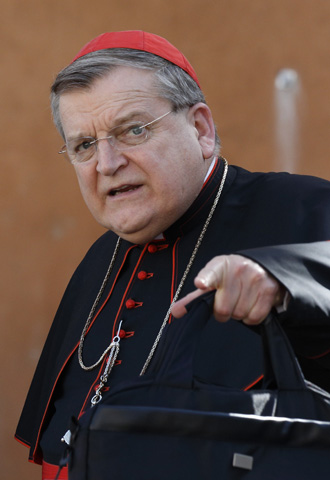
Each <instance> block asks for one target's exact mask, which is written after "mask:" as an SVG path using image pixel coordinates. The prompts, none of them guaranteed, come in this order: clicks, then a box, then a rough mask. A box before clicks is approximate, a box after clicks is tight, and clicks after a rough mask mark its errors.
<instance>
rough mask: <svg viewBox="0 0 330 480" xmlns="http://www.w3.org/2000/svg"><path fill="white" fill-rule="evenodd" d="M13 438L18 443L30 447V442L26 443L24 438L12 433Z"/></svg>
mask: <svg viewBox="0 0 330 480" xmlns="http://www.w3.org/2000/svg"><path fill="white" fill-rule="evenodd" d="M14 438H15V440H16V441H17V442H18V443H20V444H21V445H24V447H27V448H30V447H31V444H30V443H27V442H26V441H25V440H23V439H20V438H19V437H18V436H17V435H14Z"/></svg>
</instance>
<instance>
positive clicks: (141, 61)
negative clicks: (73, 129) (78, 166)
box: [51, 48, 220, 154]
mask: <svg viewBox="0 0 330 480" xmlns="http://www.w3.org/2000/svg"><path fill="white" fill-rule="evenodd" d="M119 66H126V67H134V68H142V69H146V70H151V71H153V72H154V73H155V78H156V80H157V83H156V88H157V90H158V92H159V95H160V97H161V98H164V99H166V100H168V101H169V102H170V103H171V104H172V107H173V110H174V111H179V110H182V109H184V108H186V107H192V106H193V105H195V104H196V103H199V102H202V103H205V104H206V101H205V98H204V95H203V92H202V91H201V89H200V88H199V86H198V85H197V83H196V82H195V81H194V80H193V79H192V77H190V75H188V73H186V72H185V71H184V70H182V68H180V67H178V66H177V65H174V64H173V63H171V62H169V61H167V60H165V59H164V58H162V57H158V56H157V55H153V54H151V53H149V52H143V51H140V50H132V49H125V48H113V49H106V50H99V51H97V52H92V53H89V54H87V55H85V56H83V57H80V58H78V59H77V60H76V61H75V62H73V63H72V64H70V65H68V66H67V67H66V68H64V69H63V70H62V71H61V72H60V73H59V74H58V75H57V77H56V79H55V81H54V83H53V85H52V87H51V108H52V114H53V120H54V123H55V126H56V128H57V129H58V131H59V132H60V134H61V135H62V137H63V138H64V131H63V127H62V123H61V118H60V113H59V100H60V96H61V94H62V93H64V92H68V91H70V90H78V89H88V88H89V87H91V85H92V84H93V82H94V81H95V80H96V79H98V78H102V77H104V76H105V75H106V74H107V73H109V72H110V71H111V70H113V69H114V68H117V67H119ZM215 141H216V147H215V154H218V152H219V150H220V139H219V137H218V134H217V132H216V134H215Z"/></svg>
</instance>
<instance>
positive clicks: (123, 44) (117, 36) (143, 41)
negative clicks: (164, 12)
mask: <svg viewBox="0 0 330 480" xmlns="http://www.w3.org/2000/svg"><path fill="white" fill-rule="evenodd" d="M107 48H131V49H133V50H142V51H143V52H149V53H152V54H154V55H157V56H158V57H162V58H165V60H168V61H169V62H172V63H174V64H175V65H177V66H178V67H180V68H182V69H183V70H184V71H185V72H187V73H188V74H189V75H190V76H191V77H192V78H193V79H194V80H195V82H196V83H197V85H198V86H199V87H200V85H199V81H198V78H197V75H196V72H195V70H194V69H193V67H192V66H191V65H190V63H189V62H188V60H187V59H186V57H185V56H184V55H183V54H182V53H181V52H180V50H178V49H177V48H176V47H174V46H173V45H172V44H171V43H170V42H168V41H167V40H165V38H162V37H159V36H158V35H155V34H153V33H148V32H143V31H141V30H128V31H123V32H108V33H102V34H101V35H99V36H98V37H96V38H94V39H93V40H91V41H90V42H88V43H87V44H86V45H85V46H84V47H83V48H82V49H81V50H80V52H78V54H77V55H76V56H75V57H74V59H73V60H72V62H71V63H73V62H75V61H76V60H77V59H78V58H80V57H83V56H84V55H87V54H88V53H91V52H96V51H98V50H105V49H107Z"/></svg>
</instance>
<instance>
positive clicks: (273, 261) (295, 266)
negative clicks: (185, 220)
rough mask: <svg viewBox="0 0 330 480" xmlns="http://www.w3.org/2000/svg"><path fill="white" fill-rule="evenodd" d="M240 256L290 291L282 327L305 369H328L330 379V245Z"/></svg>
mask: <svg viewBox="0 0 330 480" xmlns="http://www.w3.org/2000/svg"><path fill="white" fill-rule="evenodd" d="M238 253H239V254H241V255H243V256H246V257H248V258H250V259H251V260H254V261H255V262H257V263H259V264H260V265H262V266H263V267H264V268H265V269H266V270H267V271H268V272H270V273H271V274H272V275H273V276H274V277H275V278H276V279H277V280H278V281H279V282H280V283H282V284H283V285H284V287H285V288H286V289H287V290H288V292H289V293H290V296H291V299H290V301H289V304H288V308H287V310H286V311H285V312H283V313H281V314H280V319H281V321H282V325H283V327H284V329H285V330H286V333H287V335H288V336H289V338H290V341H291V343H292V345H293V347H294V349H295V351H296V353H297V355H298V356H299V359H300V362H301V363H303V365H302V366H303V367H304V368H305V369H306V370H307V371H308V370H309V369H310V370H311V371H312V370H314V369H316V368H320V369H321V370H322V369H325V370H327V376H328V377H329V371H328V370H330V241H324V242H314V243H304V244H295V245H279V246H274V247H263V248H257V249H249V250H244V251H241V252H238ZM321 374H322V372H321V373H320V375H321ZM312 376H314V374H313V375H312ZM314 380H315V376H314ZM318 382H319V383H322V381H321V382H320V381H319V380H318ZM328 383H329V382H328ZM329 385H330V383H329ZM327 388H328V387H327Z"/></svg>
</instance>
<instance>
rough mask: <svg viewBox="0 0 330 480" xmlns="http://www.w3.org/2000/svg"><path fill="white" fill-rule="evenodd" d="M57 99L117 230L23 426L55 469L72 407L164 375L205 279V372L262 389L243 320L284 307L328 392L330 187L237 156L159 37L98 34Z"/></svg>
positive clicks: (74, 155)
mask: <svg viewBox="0 0 330 480" xmlns="http://www.w3.org/2000/svg"><path fill="white" fill-rule="evenodd" d="M52 108H53V116H54V120H55V124H56V127H57V128H58V130H59V132H60V133H61V135H62V136H63V139H64V142H65V144H64V146H63V147H62V149H61V151H60V153H63V154H65V155H66V156H67V157H68V160H69V161H70V162H71V163H72V165H73V168H74V169H75V172H76V174H77V178H78V182H79V185H80V189H81V192H82V196H83V198H84V200H85V202H86V204H87V206H88V208H89V209H90V211H91V213H92V215H93V216H94V217H95V219H96V220H97V221H98V222H99V223H100V224H101V225H103V226H104V227H105V228H106V229H107V230H108V231H107V233H105V234H104V235H103V236H102V237H101V238H100V239H99V240H98V241H96V243H95V244H94V245H93V246H92V247H91V249H90V250H89V252H88V253H87V255H86V257H85V258H84V260H83V261H82V263H81V264H80V266H79V267H78V269H77V270H76V272H75V274H74V275H73V277H72V280H71V282H70V284H69V286H68V288H67V290H66V292H65V295H64V297H63V300H62V302H61V304H60V307H59V310H58V312H57V314H56V318H55V320H54V323H53V326H52V328H51V331H50V334H49V337H48V339H47V342H46V344H45V347H44V350H43V353H42V356H41V359H40V362H39V365H38V367H37V371H36V373H35V377H34V380H33V382H32V385H31V389H30V392H29V395H28V398H27V400H26V404H25V407H24V410H23V413H22V417H21V420H20V424H19V426H18V429H17V438H18V439H19V440H20V441H22V442H23V443H25V444H27V445H29V446H30V459H31V460H32V461H34V462H36V463H42V464H43V478H50V476H51V475H52V474H53V472H56V470H54V468H55V467H53V466H55V465H57V464H58V462H59V459H60V457H61V453H62V449H63V446H62V443H61V438H62V437H63V435H64V433H65V432H66V430H67V428H68V424H69V420H70V418H71V416H72V415H75V416H76V417H79V416H81V415H83V413H84V412H85V411H86V410H87V409H89V408H90V407H91V405H95V404H97V403H99V402H103V401H105V399H106V396H107V394H108V391H109V390H110V391H111V388H113V386H114V385H117V386H118V384H119V383H120V382H123V381H124V380H127V379H132V378H134V377H138V376H139V375H144V374H147V375H148V374H149V373H151V372H152V371H153V369H154V368H155V365H154V364H153V357H154V353H155V351H156V350H157V353H158V352H159V351H161V350H162V349H164V352H163V354H164V355H166V351H165V350H166V349H165V347H164V345H165V344H164V342H163V341H162V340H163V338H164V335H163V334H164V331H165V330H166V331H167V332H168V331H170V328H171V324H172V323H173V322H183V321H189V313H187V312H186V308H185V305H186V304H187V303H188V302H190V300H192V299H193V298H195V297H197V296H198V295H200V294H201V293H203V292H204V291H207V290H215V291H216V294H215V300H214V316H213V317H212V318H211V319H210V321H209V322H208V324H207V326H206V328H205V330H204V331H203V332H196V335H200V341H199V343H198V349H197V352H196V355H197V360H198V361H197V374H198V377H199V378H200V379H201V380H202V381H204V382H207V383H210V384H212V383H213V384H218V385H219V384H220V385H225V386H229V387H235V388H241V389H248V388H252V387H253V388H258V385H259V381H260V379H261V378H262V373H263V372H262V368H263V367H262V358H261V349H260V343H259V342H260V340H259V336H258V335H257V334H256V333H255V332H254V331H253V329H252V330H251V328H246V326H245V325H244V324H248V325H255V324H258V323H260V322H262V321H263V320H264V319H265V317H266V316H267V315H268V313H269V312H270V310H271V309H272V308H276V309H277V311H278V314H279V316H280V318H281V320H282V322H283V326H284V328H285V329H286V331H287V333H288V335H289V336H290V338H291V340H292V342H293V345H294V348H295V350H296V353H297V355H298V356H299V358H300V359H301V361H302V365H303V368H304V371H305V374H306V376H307V377H308V378H310V379H312V380H313V381H315V382H317V383H319V384H320V385H322V386H324V387H326V388H330V382H329V380H328V378H329V371H328V367H330V364H329V351H330V322H329V320H328V315H329V310H330V291H329V288H330V275H329V266H330V255H329V254H330V244H329V243H328V242H326V241H325V240H328V239H329V238H330V219H329V211H330V184H329V183H328V182H327V181H325V180H322V179H316V178H312V177H303V176H297V175H289V174H286V173H269V174H265V173H250V172H248V171H246V170H243V169H241V168H239V167H235V166H228V164H227V161H226V160H224V159H223V158H221V157H219V156H218V155H219V139H218V136H217V133H216V129H215V126H214V122H213V118H212V114H211V111H210V108H209V107H208V106H207V104H206V102H205V99H204V96H203V93H202V91H201V89H200V86H199V82H198V79H197V76H196V73H195V71H194V70H193V68H192V66H191V65H190V64H189V62H188V61H187V59H186V58H185V57H184V56H183V55H182V53H181V52H179V51H178V50H177V49H176V48H175V47H173V46H172V45H171V44H170V43H168V42H167V41H166V40H164V39H163V38H160V37H158V36H156V35H153V34H148V33H145V32H140V31H130V32H116V33H106V34H103V35H101V36H99V37H97V38H96V39H94V40H92V41H91V42H90V43H88V44H87V45H86V46H85V47H84V48H83V49H82V50H81V51H80V52H79V53H78V55H77V56H76V57H75V58H74V60H73V61H72V63H71V64H70V65H69V66H68V67H66V68H65V69H64V70H63V71H62V72H60V73H59V75H58V76H57V78H56V80H55V82H54V84H53V87H52ZM174 317H177V318H174ZM237 320H238V321H237ZM113 339H115V342H112V341H113ZM158 358H159V357H158ZM102 375H103V376H102ZM63 475H65V473H64V474H63ZM63 478H65V477H63Z"/></svg>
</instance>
